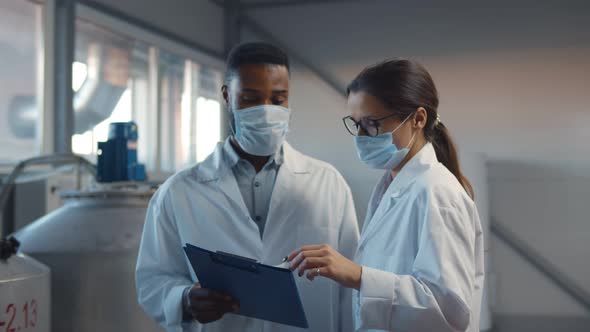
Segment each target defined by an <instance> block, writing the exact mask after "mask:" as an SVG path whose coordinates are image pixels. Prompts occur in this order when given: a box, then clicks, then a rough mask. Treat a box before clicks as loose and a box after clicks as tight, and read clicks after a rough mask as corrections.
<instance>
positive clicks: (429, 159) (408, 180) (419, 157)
mask: <svg viewBox="0 0 590 332" xmlns="http://www.w3.org/2000/svg"><path fill="white" fill-rule="evenodd" d="M435 163H438V160H437V159H436V152H435V151H434V147H433V146H432V144H431V143H427V144H426V145H424V147H423V148H422V149H421V150H420V151H419V152H418V153H417V154H416V155H415V156H414V157H413V158H412V159H411V160H410V161H409V162H408V163H407V164H406V165H405V166H404V167H403V168H402V170H401V171H400V172H399V173H398V174H397V176H396V177H395V178H394V179H393V181H392V182H391V184H390V185H389V187H388V188H387V190H386V191H385V193H384V194H383V198H382V199H381V202H380V203H379V205H378V206H377V208H376V209H375V211H374V213H373V216H372V217H371V220H370V221H369V220H367V221H366V222H368V223H369V224H368V225H367V227H366V229H364V230H363V234H361V239H360V242H359V249H361V248H362V247H364V246H365V244H366V242H367V240H368V239H370V238H371V237H372V235H373V234H374V233H375V232H377V231H378V230H379V228H380V227H379V224H381V223H382V222H392V221H383V220H381V219H382V218H383V217H384V216H385V215H386V214H387V211H389V210H390V209H391V208H392V206H393V205H394V204H395V201H396V200H398V199H400V198H401V197H402V196H403V195H404V194H405V193H407V192H408V191H409V189H410V188H411V185H412V184H413V183H414V182H415V181H416V179H418V177H419V176H420V175H422V174H423V173H424V172H426V170H428V169H429V168H430V167H432V165H433V164H435ZM381 183H383V179H382V182H381ZM372 199H374V198H372ZM371 203H372V202H371Z"/></svg>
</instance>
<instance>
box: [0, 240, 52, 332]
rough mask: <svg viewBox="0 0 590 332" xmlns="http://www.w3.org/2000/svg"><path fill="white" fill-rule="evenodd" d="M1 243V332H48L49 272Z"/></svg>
mask: <svg viewBox="0 0 590 332" xmlns="http://www.w3.org/2000/svg"><path fill="white" fill-rule="evenodd" d="M17 248H18V242H17V241H16V240H14V238H9V239H4V240H0V331H18V332H21V331H22V332H49V331H50V305H51V303H50V302H51V299H50V288H49V283H50V281H49V279H50V277H49V269H48V268H47V267H46V266H45V265H43V264H41V263H39V262H37V261H35V260H34V259H32V258H30V257H28V256H25V255H22V254H15V253H16V250H17Z"/></svg>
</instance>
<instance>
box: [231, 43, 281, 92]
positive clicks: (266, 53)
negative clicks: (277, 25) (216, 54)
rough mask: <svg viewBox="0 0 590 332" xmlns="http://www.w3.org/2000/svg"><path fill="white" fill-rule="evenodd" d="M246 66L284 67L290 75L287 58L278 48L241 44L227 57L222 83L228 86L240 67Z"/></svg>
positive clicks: (270, 45)
mask: <svg viewBox="0 0 590 332" xmlns="http://www.w3.org/2000/svg"><path fill="white" fill-rule="evenodd" d="M247 64H264V65H279V66H285V67H287V71H288V72H289V74H290V73H291V68H290V66H289V57H288V56H287V53H285V51H283V50H282V49H280V48H279V47H277V46H275V45H272V44H269V43H262V42H251V43H242V44H238V45H236V46H234V48H233V49H232V50H231V51H230V52H229V54H228V56H227V61H226V70H225V78H224V83H225V84H228V83H229V81H231V79H232V78H233V77H234V75H236V73H237V72H238V70H239V69H240V66H241V65H247Z"/></svg>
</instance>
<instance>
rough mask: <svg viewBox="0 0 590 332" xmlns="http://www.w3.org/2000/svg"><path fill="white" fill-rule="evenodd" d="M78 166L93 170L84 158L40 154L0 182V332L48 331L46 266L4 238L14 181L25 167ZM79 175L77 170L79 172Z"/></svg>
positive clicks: (14, 242)
mask: <svg viewBox="0 0 590 332" xmlns="http://www.w3.org/2000/svg"><path fill="white" fill-rule="evenodd" d="M72 164H75V165H78V168H81V167H86V168H89V169H90V172H91V173H92V171H93V167H92V165H90V164H89V163H88V162H87V161H86V160H84V159H83V158H80V157H76V156H73V155H53V156H41V157H36V158H31V159H27V160H24V161H22V162H20V163H18V165H16V167H15V168H14V169H13V170H12V172H11V173H10V174H9V175H8V176H6V177H5V178H3V179H2V181H1V183H0V185H1V186H0V189H1V190H0V331H7V332H21V331H23V332H27V331H31V332H49V331H51V297H50V296H51V288H50V271H49V268H48V267H47V266H45V265H43V264H41V263H39V262H37V261H36V260H34V259H33V258H31V257H29V256H26V255H23V254H17V252H18V249H19V245H20V243H19V241H17V240H16V239H15V238H14V237H12V236H10V237H7V234H8V233H10V232H11V230H12V228H13V226H14V225H13V224H14V220H11V219H10V218H4V209H5V207H6V205H7V203H8V202H9V197H10V195H11V193H12V191H13V189H14V185H15V182H16V181H17V179H19V177H20V176H21V174H22V173H23V172H24V170H25V168H27V167H29V166H40V165H44V166H47V165H52V166H60V165H72ZM78 174H79V172H78Z"/></svg>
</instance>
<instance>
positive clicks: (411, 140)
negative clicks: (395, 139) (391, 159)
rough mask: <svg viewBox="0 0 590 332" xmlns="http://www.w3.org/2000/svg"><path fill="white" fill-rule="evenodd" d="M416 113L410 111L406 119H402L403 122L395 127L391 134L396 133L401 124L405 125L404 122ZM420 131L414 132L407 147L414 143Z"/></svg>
mask: <svg viewBox="0 0 590 332" xmlns="http://www.w3.org/2000/svg"><path fill="white" fill-rule="evenodd" d="M415 114H416V113H410V114H409V115H408V116H407V117H406V118H405V119H404V121H402V123H400V124H399V126H397V127H395V129H394V130H393V131H392V132H391V134H392V135H393V133H395V132H396V131H397V130H398V129H399V128H400V127H401V126H403V125H404V123H406V121H408V119H409V118H410V117H411V116H412V115H415ZM417 133H418V132H414V134H413V135H412V138H410V142H409V143H408V145H407V146H406V148H407V149H409V148H410V146H411V145H412V143H413V142H414V138H416V134H417Z"/></svg>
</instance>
